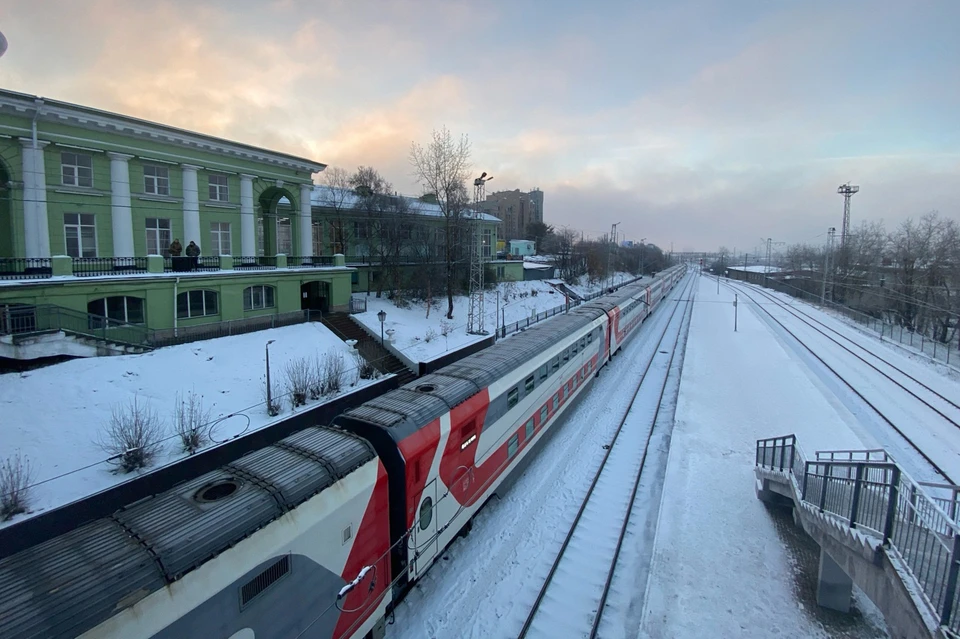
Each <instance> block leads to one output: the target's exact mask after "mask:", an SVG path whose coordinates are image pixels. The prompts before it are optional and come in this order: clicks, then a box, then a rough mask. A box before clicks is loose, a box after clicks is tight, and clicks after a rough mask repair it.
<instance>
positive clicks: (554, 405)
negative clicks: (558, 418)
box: [553, 393, 560, 410]
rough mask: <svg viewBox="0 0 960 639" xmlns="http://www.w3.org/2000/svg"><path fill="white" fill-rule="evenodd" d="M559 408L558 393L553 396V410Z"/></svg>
mask: <svg viewBox="0 0 960 639" xmlns="http://www.w3.org/2000/svg"><path fill="white" fill-rule="evenodd" d="M558 408H560V393H557V394H556V395H554V396H553V410H557V409H558Z"/></svg>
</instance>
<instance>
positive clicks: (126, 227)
mask: <svg viewBox="0 0 960 639" xmlns="http://www.w3.org/2000/svg"><path fill="white" fill-rule="evenodd" d="M107 157H109V158H110V217H111V218H112V220H113V256H114V257H134V256H135V255H136V253H135V252H134V250H133V212H132V211H131V209H130V164H129V160H130V158H132V157H133V156H132V155H127V154H126V153H113V152H108V153H107Z"/></svg>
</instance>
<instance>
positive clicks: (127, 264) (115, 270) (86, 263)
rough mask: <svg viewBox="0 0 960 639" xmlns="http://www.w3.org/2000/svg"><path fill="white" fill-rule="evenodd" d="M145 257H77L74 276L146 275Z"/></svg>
mask: <svg viewBox="0 0 960 639" xmlns="http://www.w3.org/2000/svg"><path fill="white" fill-rule="evenodd" d="M146 272H147V258H145V257H75V258H73V274H74V275H76V276H77V277H93V276H96V275H123V274H127V273H146Z"/></svg>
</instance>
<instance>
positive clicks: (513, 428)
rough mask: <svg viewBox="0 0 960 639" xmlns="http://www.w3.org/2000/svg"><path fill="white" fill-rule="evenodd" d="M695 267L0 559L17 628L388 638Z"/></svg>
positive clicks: (5, 615)
mask: <svg viewBox="0 0 960 639" xmlns="http://www.w3.org/2000/svg"><path fill="white" fill-rule="evenodd" d="M684 273H685V267H683V266H677V267H672V268H670V269H668V270H666V271H664V272H662V273H660V274H659V275H658V276H656V277H655V278H654V279H653V281H650V280H641V281H638V282H635V283H632V284H629V285H626V286H624V287H622V288H621V289H619V290H617V291H615V292H610V293H608V294H606V295H604V296H602V297H599V298H597V299H595V300H593V301H590V302H587V303H584V304H582V305H580V306H578V307H576V308H574V309H571V310H570V311H569V312H568V313H566V314H563V315H559V316H557V317H556V318H554V319H551V320H550V321H549V322H544V323H542V324H538V325H535V326H533V327H531V328H529V329H527V330H525V331H523V332H522V333H519V334H517V335H514V336H512V337H510V338H509V339H503V340H500V341H498V342H497V343H496V344H494V345H492V346H490V347H488V348H486V349H484V350H482V351H480V352H478V353H475V354H473V355H470V356H467V357H465V358H463V359H461V360H459V361H457V362H455V363H453V364H450V365H448V366H446V367H443V368H441V369H440V370H438V371H436V372H434V373H431V374H428V375H425V376H423V377H420V378H418V379H417V380H415V381H412V382H410V383H409V384H407V385H405V386H402V387H400V388H397V389H396V390H392V391H389V392H387V393H384V394H383V395H380V396H378V397H376V398H374V399H372V400H370V401H368V402H366V403H364V404H362V405H359V406H357V407H355V408H352V409H350V410H348V411H345V412H344V413H342V414H341V415H339V416H338V417H337V418H335V419H334V421H333V423H332V424H331V425H321V426H315V427H311V428H308V429H305V430H302V431H299V432H297V433H294V434H293V435H290V436H289V437H286V438H284V439H282V440H280V441H278V442H276V443H274V444H272V445H270V446H267V447H265V448H262V449H259V450H256V451H254V452H251V453H249V454H247V455H245V456H243V457H241V458H240V459H237V460H235V461H233V462H231V463H229V464H226V465H225V466H222V467H220V468H218V469H216V470H214V471H212V472H209V473H206V474H204V475H202V476H200V477H197V478H195V479H193V480H191V481H188V482H185V483H183V484H180V485H178V486H176V487H174V488H172V489H171V490H168V491H166V492H163V493H160V494H157V495H154V496H151V497H148V498H146V499H143V500H140V501H139V502H137V503H134V504H130V505H128V506H126V507H124V508H122V509H120V510H118V511H117V512H115V513H113V514H112V515H111V516H109V517H105V518H101V519H97V520H95V521H92V522H89V523H86V524H83V525H81V526H79V527H77V528H76V529H74V530H72V531H70V532H68V533H66V534H63V535H60V536H58V537H54V538H53V539H50V540H47V541H44V542H42V543H40V544H37V545H34V546H32V547H30V548H27V549H25V550H22V551H20V552H18V553H16V554H14V555H12V556H9V557H5V558H3V559H0V636H3V637H5V638H7V639H21V638H23V639H26V638H40V637H43V638H44V639H56V638H67V637H70V638H73V637H83V638H84V639H105V638H119V637H123V638H124V639H138V638H144V639H146V638H151V639H173V638H177V639H185V638H194V637H196V638H202V639H300V638H304V639H306V638H309V639H360V638H370V639H378V638H380V637H383V636H384V634H385V624H386V618H387V615H388V612H389V610H390V609H391V608H392V606H393V605H395V603H396V602H397V601H399V600H400V599H401V598H402V597H403V595H404V594H405V593H406V592H407V591H408V590H409V588H411V587H412V585H413V584H415V583H416V582H417V580H418V579H420V578H421V577H422V576H423V575H424V573H425V572H426V571H427V570H429V569H430V567H431V565H432V564H433V563H434V562H435V561H436V559H437V557H438V556H439V555H440V554H441V553H442V551H443V549H444V548H445V547H446V546H447V545H449V544H450V543H451V542H452V541H453V540H454V539H455V538H456V537H457V535H459V534H462V533H464V532H465V531H466V530H468V528H469V525H470V522H471V520H472V517H473V516H474V515H475V514H476V513H477V512H478V511H479V510H480V509H481V508H482V507H483V505H484V504H485V503H486V501H487V500H488V499H489V498H490V497H491V496H492V495H494V494H495V493H496V491H497V490H498V489H501V490H502V489H503V487H505V486H507V485H508V484H509V483H510V482H512V481H514V480H515V479H516V476H517V475H518V474H520V473H521V472H522V469H523V467H524V466H525V465H526V464H527V463H529V461H530V459H531V458H532V457H533V456H534V455H535V454H536V452H537V450H538V449H539V447H538V443H540V442H542V441H543V439H544V437H545V435H547V434H548V433H549V432H550V430H551V428H552V427H553V426H554V424H556V423H557V421H558V418H559V417H560V416H561V415H563V414H564V411H565V410H566V409H567V408H568V407H569V406H570V405H571V404H572V402H573V401H574V400H575V399H576V398H577V397H578V396H579V395H580V394H581V393H583V392H584V391H585V389H586V388H587V387H588V386H589V384H590V382H591V381H592V379H593V378H594V377H595V376H596V375H598V374H599V372H600V369H601V368H602V367H603V366H604V365H605V364H606V363H607V362H609V361H610V360H611V359H612V358H613V356H614V355H615V354H616V353H617V352H618V351H619V350H620V349H621V348H622V347H623V344H624V343H625V342H626V340H627V339H629V338H630V336H631V334H633V333H634V332H635V331H636V330H637V327H639V326H640V325H641V323H642V322H643V321H644V320H645V319H646V318H647V317H649V316H650V314H651V313H652V312H654V310H655V309H656V308H657V307H658V306H659V305H660V303H661V301H662V300H663V299H664V297H665V296H666V294H667V293H668V292H669V291H670V290H671V289H672V288H673V287H674V286H675V285H676V283H677V282H678V281H679V280H680V279H681V278H682V276H683V275H684Z"/></svg>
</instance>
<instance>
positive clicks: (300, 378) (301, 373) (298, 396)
mask: <svg viewBox="0 0 960 639" xmlns="http://www.w3.org/2000/svg"><path fill="white" fill-rule="evenodd" d="M283 374H284V377H285V378H286V386H287V393H288V395H287V396H288V398H289V399H290V407H291V408H293V409H296V408H297V406H303V405H304V404H306V403H307V394H308V393H309V392H310V384H311V382H312V381H313V380H312V379H311V377H312V367H311V365H310V360H308V359H307V358H306V357H298V358H296V359H292V360H290V361H289V362H287V364H286V366H285V367H284V369H283Z"/></svg>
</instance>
